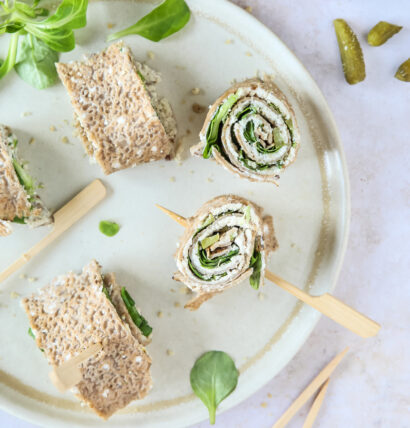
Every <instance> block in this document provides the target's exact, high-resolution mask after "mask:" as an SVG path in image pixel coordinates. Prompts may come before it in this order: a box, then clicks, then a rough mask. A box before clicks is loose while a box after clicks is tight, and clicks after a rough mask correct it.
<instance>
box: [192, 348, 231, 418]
mask: <svg viewBox="0 0 410 428" xmlns="http://www.w3.org/2000/svg"><path fill="white" fill-rule="evenodd" d="M238 377H239V371H238V369H237V368H236V367H235V363H234V362H233V360H232V358H231V357H230V356H229V355H228V354H227V353H225V352H222V351H209V352H206V353H205V354H204V355H202V356H201V357H200V358H198V359H197V360H196V362H195V364H194V366H193V367H192V369H191V373H190V381H191V387H192V389H193V391H194V393H195V395H196V396H197V397H199V398H200V399H201V401H202V402H203V403H204V404H205V406H206V407H207V408H208V411H209V422H210V423H211V425H214V424H215V413H216V408H217V407H218V405H219V403H221V401H223V400H224V399H225V398H226V397H227V396H228V395H229V394H231V393H232V392H233V390H234V389H235V388H236V385H237V384H238Z"/></svg>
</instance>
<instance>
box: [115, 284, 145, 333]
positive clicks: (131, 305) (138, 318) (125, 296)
mask: <svg viewBox="0 0 410 428" xmlns="http://www.w3.org/2000/svg"><path fill="white" fill-rule="evenodd" d="M121 297H122V300H123V302H124V305H125V306H126V308H127V310H128V313H129V314H130V317H131V318H132V320H133V321H134V324H135V325H136V326H137V327H138V328H139V329H140V331H141V333H142V334H143V335H144V336H145V337H148V336H149V335H150V334H151V332H152V327H151V326H150V325H149V324H148V321H147V320H146V319H145V318H144V317H143V316H142V315H141V314H140V313H139V312H138V311H137V308H136V307H135V302H134V300H133V299H132V297H131V296H130V294H129V293H128V291H127V290H126V288H125V287H122V288H121Z"/></svg>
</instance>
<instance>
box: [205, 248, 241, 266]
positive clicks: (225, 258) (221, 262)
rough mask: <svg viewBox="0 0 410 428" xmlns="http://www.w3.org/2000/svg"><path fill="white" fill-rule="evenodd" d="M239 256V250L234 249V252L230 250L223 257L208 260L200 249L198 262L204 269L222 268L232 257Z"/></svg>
mask: <svg viewBox="0 0 410 428" xmlns="http://www.w3.org/2000/svg"><path fill="white" fill-rule="evenodd" d="M237 254H239V248H236V249H235V250H231V251H230V252H229V253H228V254H226V255H224V256H219V257H214V258H213V259H208V257H207V255H206V251H205V250H202V249H200V250H199V262H200V263H201V266H202V267H204V268H206V269H214V268H216V267H218V266H222V265H224V264H226V263H229V262H230V261H231V259H232V257H233V256H236V255H237Z"/></svg>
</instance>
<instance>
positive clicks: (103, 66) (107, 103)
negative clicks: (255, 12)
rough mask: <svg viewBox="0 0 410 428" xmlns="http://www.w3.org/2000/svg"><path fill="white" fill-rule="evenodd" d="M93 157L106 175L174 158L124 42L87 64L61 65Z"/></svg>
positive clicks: (59, 64)
mask: <svg viewBox="0 0 410 428" xmlns="http://www.w3.org/2000/svg"><path fill="white" fill-rule="evenodd" d="M57 71H58V74H59V76H60V79H61V80H62V82H63V84H64V86H65V87H66V89H67V91H68V94H69V96H70V98H71V103H72V105H73V108H74V112H75V117H76V120H77V122H78V124H79V134H80V137H81V139H82V141H83V143H84V146H85V149H86V151H87V153H88V154H89V155H90V156H91V157H92V158H93V159H94V160H95V161H97V162H98V163H99V164H100V166H101V168H102V169H103V171H104V173H105V174H111V173H113V172H115V171H119V170H121V169H125V168H129V167H133V166H136V165H138V164H140V163H144V162H150V161H156V160H160V159H164V158H168V159H169V158H171V157H172V156H173V151H174V144H173V142H174V141H173V136H170V135H168V134H167V132H166V130H165V128H164V125H163V124H162V122H161V120H160V118H159V117H158V114H157V113H156V111H155V109H154V107H153V105H152V103H151V98H150V96H149V93H148V91H147V90H146V88H145V85H144V82H143V80H142V78H141V76H140V75H139V72H138V69H137V67H136V65H135V63H134V60H133V57H132V53H131V51H130V49H129V48H127V47H126V46H124V44H123V43H122V42H119V43H115V44H112V45H111V46H109V47H108V48H107V49H106V50H104V51H102V52H101V53H98V54H94V55H91V56H90V57H89V58H88V59H87V60H86V61H84V62H71V63H68V64H64V63H58V64H57Z"/></svg>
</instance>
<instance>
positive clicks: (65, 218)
mask: <svg viewBox="0 0 410 428" xmlns="http://www.w3.org/2000/svg"><path fill="white" fill-rule="evenodd" d="M106 193H107V191H106V189H105V187H104V185H103V184H102V183H101V181H100V180H94V181H93V182H92V183H91V184H89V185H88V186H87V187H85V188H84V189H83V190H82V191H81V192H80V193H79V194H78V195H77V196H75V197H74V198H73V199H71V201H70V202H68V203H67V204H66V205H64V206H63V207H62V208H60V209H59V210H58V211H57V212H56V213H55V214H54V228H53V230H52V231H51V232H50V233H49V234H48V235H47V236H46V237H44V238H43V239H42V240H41V241H40V242H38V243H37V244H36V245H35V246H34V247H32V248H31V249H30V250H28V251H27V252H26V253H24V254H23V255H22V256H21V257H20V258H19V259H18V260H16V261H15V262H14V263H13V264H12V265H11V266H9V267H8V268H7V269H6V270H4V271H3V272H1V273H0V282H2V281H4V280H5V279H6V278H8V277H9V276H10V275H11V274H12V273H14V272H16V271H17V270H18V269H20V268H21V267H22V266H23V265H25V264H26V263H27V262H28V261H29V260H30V259H32V258H33V257H34V256H36V255H37V254H38V253H40V251H42V250H44V248H46V247H47V246H48V245H49V244H51V243H52V242H53V241H54V240H55V239H57V238H58V237H59V236H60V235H61V234H63V233H64V232H65V231H66V230H67V229H69V228H70V227H71V226H72V225H73V224H74V223H76V222H77V221H78V220H80V219H81V218H82V217H83V216H84V215H85V214H87V213H88V212H89V211H90V210H91V209H92V208H94V207H95V205H97V204H98V203H99V202H100V201H102V200H103V199H104V198H105V195H106Z"/></svg>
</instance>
